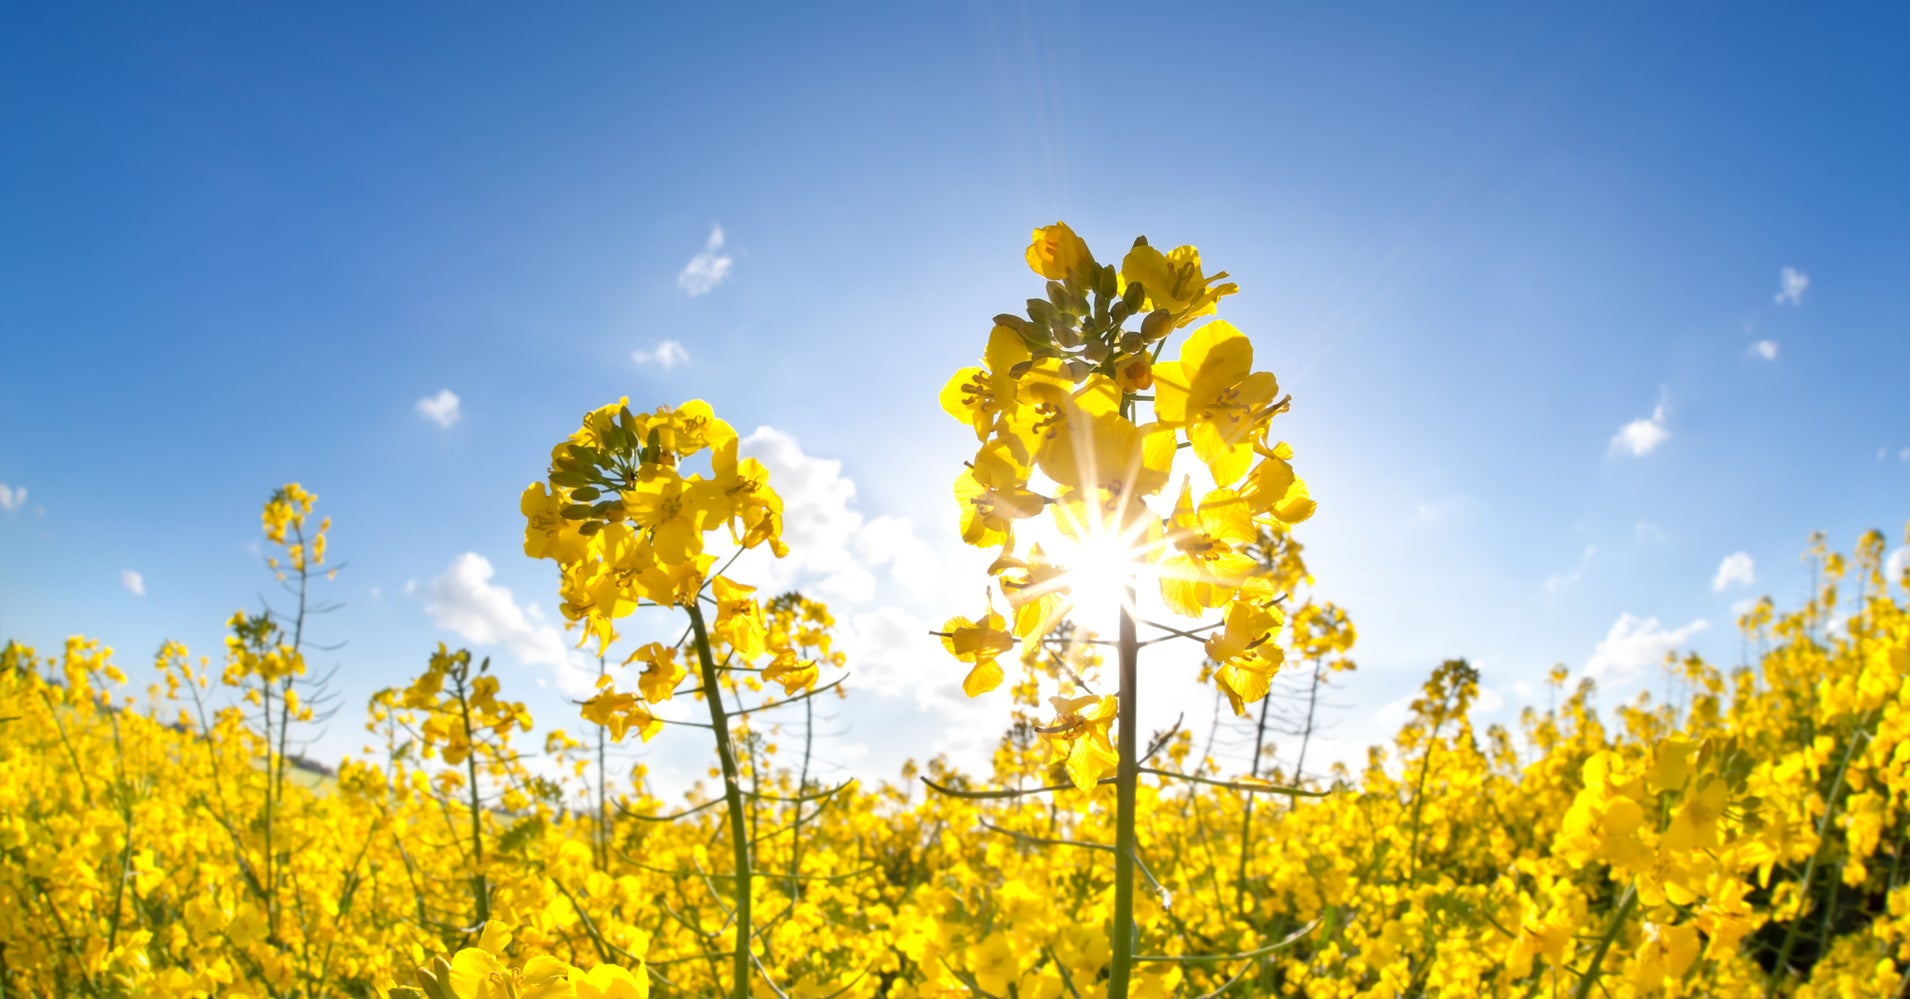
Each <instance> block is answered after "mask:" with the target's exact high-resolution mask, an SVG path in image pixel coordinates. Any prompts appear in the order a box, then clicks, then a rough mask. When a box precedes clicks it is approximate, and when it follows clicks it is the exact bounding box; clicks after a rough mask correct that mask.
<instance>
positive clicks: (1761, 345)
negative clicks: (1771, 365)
mask: <svg viewBox="0 0 1910 999" xmlns="http://www.w3.org/2000/svg"><path fill="white" fill-rule="evenodd" d="M1745 353H1746V354H1749V355H1750V356H1752V357H1757V358H1762V359H1763V360H1766V361H1775V360H1777V341H1776V340H1759V341H1758V342H1756V343H1754V344H1752V345H1751V346H1750V349H1748V350H1746V351H1745Z"/></svg>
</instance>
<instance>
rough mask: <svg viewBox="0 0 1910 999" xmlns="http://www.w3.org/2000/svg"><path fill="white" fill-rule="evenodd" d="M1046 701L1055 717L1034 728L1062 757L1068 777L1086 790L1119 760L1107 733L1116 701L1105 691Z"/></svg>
mask: <svg viewBox="0 0 1910 999" xmlns="http://www.w3.org/2000/svg"><path fill="white" fill-rule="evenodd" d="M1048 703H1049V704H1051V705H1053V707H1054V710H1055V716H1056V717H1055V720H1054V721H1052V722H1049V723H1048V724H1046V725H1044V726H1042V727H1041V728H1039V729H1037V730H1036V731H1038V732H1040V734H1041V738H1042V739H1043V740H1045V741H1046V742H1047V743H1048V746H1049V748H1050V749H1052V750H1053V751H1054V754H1055V755H1056V756H1058V757H1062V758H1063V759H1064V760H1065V761H1066V762H1065V766H1066V768H1067V771H1068V779H1069V780H1072V781H1073V782H1074V786H1075V787H1077V788H1079V789H1081V790H1083V791H1086V790H1088V789H1090V788H1092V787H1094V785H1095V784H1096V783H1098V782H1099V781H1100V780H1101V778H1102V777H1105V776H1107V774H1108V771H1110V770H1113V769H1114V767H1115V765H1116V764H1118V763H1119V762H1120V760H1121V757H1120V754H1118V753H1116V752H1115V751H1114V743H1113V742H1112V741H1111V740H1110V739H1109V736H1108V729H1109V728H1110V727H1111V726H1112V725H1113V724H1114V717H1115V715H1116V714H1117V712H1118V707H1117V705H1118V704H1119V702H1118V701H1117V700H1116V699H1115V698H1114V697H1112V696H1108V695H1101V696H1096V695H1094V694H1084V695H1082V696H1080V697H1050V698H1049V699H1048Z"/></svg>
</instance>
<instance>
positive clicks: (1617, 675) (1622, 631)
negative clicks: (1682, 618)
mask: <svg viewBox="0 0 1910 999" xmlns="http://www.w3.org/2000/svg"><path fill="white" fill-rule="evenodd" d="M1708 627H1710V624H1709V623H1708V622H1706V621H1704V620H1703V619H1699V620H1696V621H1693V622H1691V623H1690V624H1687V625H1685V626H1683V627H1681V628H1666V627H1665V626H1664V625H1662V624H1659V623H1658V619H1657V618H1655V617H1647V618H1639V617H1633V616H1632V615H1630V614H1620V615H1618V620H1616V621H1614V622H1612V627H1611V630H1610V631H1608V632H1606V633H1605V637H1604V639H1603V640H1601V641H1600V642H1599V643H1598V647H1597V648H1596V649H1593V650H1592V658H1591V659H1589V660H1587V661H1586V663H1585V675H1586V676H1589V677H1591V678H1592V679H1594V680H1596V679H1600V678H1603V677H1608V676H1609V677H1611V678H1612V679H1614V680H1621V679H1624V678H1626V677H1629V676H1631V675H1632V674H1634V673H1637V672H1638V671H1640V670H1642V669H1644V668H1645V667H1647V666H1651V665H1654V664H1656V663H1661V662H1664V661H1665V656H1666V655H1668V654H1669V653H1670V652H1671V650H1673V649H1675V648H1677V647H1678V646H1680V645H1683V644H1684V643H1685V642H1687V641H1689V640H1690V639H1691V636H1693V635H1695V634H1697V633H1698V632H1700V631H1703V630H1704V629H1706V628H1708Z"/></svg>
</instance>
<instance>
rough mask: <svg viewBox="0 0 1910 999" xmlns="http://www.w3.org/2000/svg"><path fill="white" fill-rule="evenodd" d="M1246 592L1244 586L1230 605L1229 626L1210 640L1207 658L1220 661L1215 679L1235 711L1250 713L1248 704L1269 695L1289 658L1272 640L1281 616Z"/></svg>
mask: <svg viewBox="0 0 1910 999" xmlns="http://www.w3.org/2000/svg"><path fill="white" fill-rule="evenodd" d="M1246 593H1247V591H1246V590H1244V589H1243V590H1241V591H1239V592H1237V593H1236V594H1235V599H1234V601H1233V602H1232V603H1230V604H1228V605H1227V616H1226V619H1225V620H1226V624H1225V627H1224V628H1223V629H1222V630H1221V631H1218V632H1215V633H1214V634H1213V635H1210V636H1208V638H1207V642H1206V650H1207V658H1209V659H1212V660H1214V661H1215V662H1216V663H1219V664H1220V665H1219V666H1218V667H1217V668H1216V669H1215V670H1214V683H1215V685H1217V686H1219V687H1220V689H1221V692H1222V693H1224V694H1226V695H1227V701H1228V703H1230V704H1231V705H1232V706H1233V709H1234V714H1235V715H1244V714H1246V713H1247V711H1246V706H1247V705H1248V704H1252V703H1254V702H1255V701H1258V700H1260V699H1261V698H1263V697H1265V696H1267V691H1268V689H1269V688H1270V687H1271V686H1272V684H1273V678H1274V676H1275V675H1277V674H1278V673H1279V672H1280V665H1281V663H1282V662H1284V661H1285V653H1283V652H1282V651H1281V650H1280V648H1279V646H1276V645H1274V644H1273V643H1272V642H1271V641H1269V639H1271V638H1272V637H1273V629H1274V628H1276V627H1278V626H1279V624H1280V620H1279V618H1278V617H1277V616H1275V614H1274V612H1273V611H1270V610H1268V609H1267V608H1265V607H1262V606H1260V605H1259V604H1257V603H1254V602H1253V601H1252V600H1251V599H1241V597H1243V596H1246Z"/></svg>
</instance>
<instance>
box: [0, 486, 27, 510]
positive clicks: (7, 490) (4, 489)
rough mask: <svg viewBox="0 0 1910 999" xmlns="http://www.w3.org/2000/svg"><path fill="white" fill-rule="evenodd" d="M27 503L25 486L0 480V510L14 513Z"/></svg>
mask: <svg viewBox="0 0 1910 999" xmlns="http://www.w3.org/2000/svg"><path fill="white" fill-rule="evenodd" d="M26 505H27V487H25V486H9V485H7V484H6V483H4V482H0V510H5V511H6V512H8V513H14V512H16V511H18V510H19V509H20V508H21V507H23V506H26Z"/></svg>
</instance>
